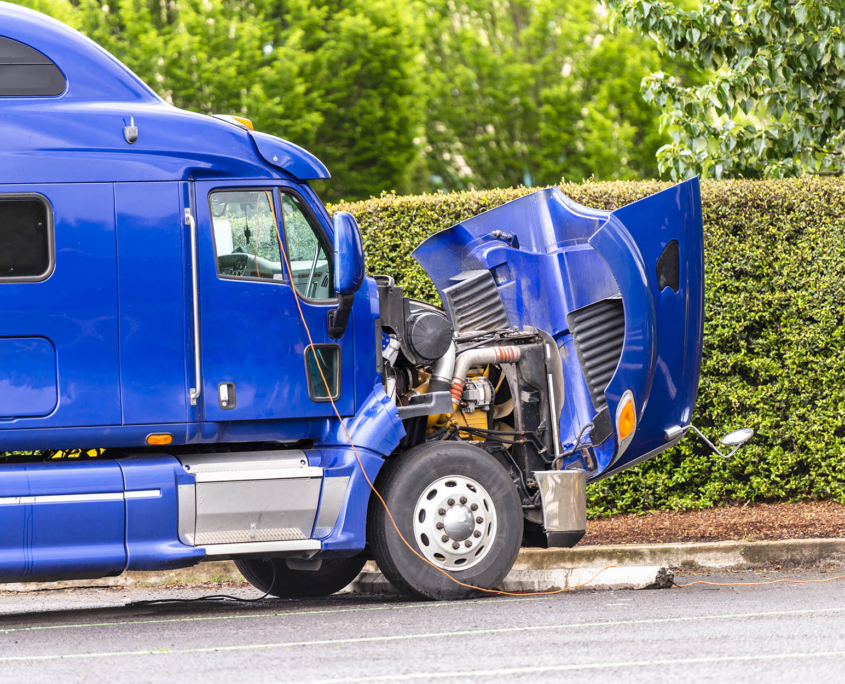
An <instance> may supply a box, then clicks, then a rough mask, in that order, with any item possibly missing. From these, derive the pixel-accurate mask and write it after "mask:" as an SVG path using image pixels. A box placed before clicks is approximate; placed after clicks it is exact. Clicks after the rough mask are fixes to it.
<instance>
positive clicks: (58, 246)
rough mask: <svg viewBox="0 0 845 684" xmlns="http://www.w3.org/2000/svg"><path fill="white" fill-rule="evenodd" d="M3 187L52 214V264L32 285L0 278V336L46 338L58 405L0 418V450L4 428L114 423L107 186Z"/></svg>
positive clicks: (113, 281) (46, 443) (8, 444)
mask: <svg viewBox="0 0 845 684" xmlns="http://www.w3.org/2000/svg"><path fill="white" fill-rule="evenodd" d="M2 111H3V107H2V103H0V112H2ZM0 130H2V125H0ZM0 167H4V165H2V164H0ZM4 192H11V193H37V194H40V195H42V196H44V197H45V198H46V199H47V200H48V203H49V205H50V207H51V210H52V213H53V221H54V224H55V251H56V265H55V269H54V270H53V273H52V274H51V275H50V277H49V278H47V279H46V280H42V281H39V282H24V283H15V282H2V281H0V301H2V302H3V308H2V316H0V338H9V337H29V338H31V337H40V338H44V339H45V340H49V342H50V343H51V344H52V346H53V347H55V350H56V359H57V363H56V365H55V366H54V371H53V372H54V373H56V374H57V384H58V405H57V406H56V408H55V410H53V411H50V412H49V413H48V415H45V416H40V417H20V418H17V419H15V420H3V421H0V451H14V450H17V446H16V444H15V443H14V441H12V440H11V439H9V437H7V435H6V434H5V433H6V431H7V430H12V429H15V430H17V429H24V428H39V429H41V428H62V427H79V426H94V425H120V423H121V407H120V371H119V363H118V344H117V342H118V322H117V318H118V315H117V265H116V259H115V229H114V186H112V185H108V184H103V185H97V184H75V183H68V184H60V185H15V186H2V185H0V193H4ZM44 353H45V355H46V351H45V352H44ZM45 372H46V371H45ZM42 376H43V373H42ZM42 382H43V381H42ZM12 413H13V414H14V410H13V411H12ZM42 434H43V436H44V440H43V442H42V447H40V448H45V449H47V448H51V446H50V439H51V437H52V434H51V432H50V431H47V430H43V431H42ZM93 444H96V442H94V443H93ZM77 446H88V445H84V444H83V445H79V444H78V445H77Z"/></svg>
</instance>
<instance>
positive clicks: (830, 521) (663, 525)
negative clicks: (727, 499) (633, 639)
mask: <svg viewBox="0 0 845 684" xmlns="http://www.w3.org/2000/svg"><path fill="white" fill-rule="evenodd" d="M831 537H845V506H843V505H842V504H838V503H834V502H832V501H807V502H800V503H788V504H754V505H746V506H726V507H723V508H711V509H709V510H704V511H680V512H675V511H655V512H652V513H647V514H645V515H616V516H612V517H610V518H598V519H596V520H590V521H588V522H587V534H586V535H585V536H584V539H583V540H582V541H581V542H580V544H579V546H598V545H605V544H660V543H663V544H665V543H670V542H702V541H728V540H743V541H761V540H764V539H766V540H772V539H820V538H831Z"/></svg>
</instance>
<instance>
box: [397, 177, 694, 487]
mask: <svg viewBox="0 0 845 684" xmlns="http://www.w3.org/2000/svg"><path fill="white" fill-rule="evenodd" d="M496 231H501V232H504V233H506V235H501V234H499V233H497V232H496ZM672 240H677V241H678V243H679V249H680V289H679V291H678V292H677V293H676V292H673V291H672V290H671V289H670V288H665V289H664V290H663V291H662V292H661V291H660V290H659V287H658V284H657V274H656V270H655V268H656V263H657V259H658V258H659V256H660V255H661V253H662V252H663V250H664V249H665V247H666V245H668V244H669V242H671V241H672ZM413 255H414V257H415V258H416V259H417V261H419V262H420V264H421V265H422V266H423V268H425V269H426V271H427V272H428V273H429V275H431V278H432V280H433V281H434V284H435V286H436V287H437V289H438V291H439V292H440V293H441V296H442V292H443V290H444V289H445V288H446V287H448V286H449V285H450V284H451V282H450V278H452V277H453V276H455V275H457V274H458V273H460V272H461V271H465V270H474V269H487V270H490V271H491V272H492V273H493V275H494V278H495V279H496V283H497V285H498V289H499V292H500V294H501V296H502V300H503V302H504V304H505V310H506V311H507V314H508V318H509V319H510V322H511V324H512V325H518V326H520V327H522V326H526V325H533V326H536V327H538V328H540V329H542V330H545V331H547V332H549V333H550V334H551V335H552V336H553V337H554V338H555V339H556V340H557V342H558V348H559V350H560V352H561V360H562V362H563V366H564V375H565V380H566V382H565V391H566V397H565V401H564V408H563V412H562V415H561V440H562V442H563V443H564V445H568V446H572V445H573V444H574V439H575V437H576V436H577V434H578V433H579V432H580V430H581V428H582V427H583V426H585V425H586V424H587V423H588V422H590V421H592V419H593V417H594V416H595V415H596V411H595V409H594V407H593V405H592V402H591V401H590V398H589V395H588V393H587V392H586V385H585V383H584V377H583V374H582V372H581V368H580V365H579V364H578V360H577V358H576V355H575V352H574V348H573V346H572V342H571V335H570V334H569V329H568V323H567V319H566V316H567V314H569V313H570V312H571V311H573V310H575V309H578V308H580V307H583V306H586V305H587V304H590V303H593V302H597V301H599V300H601V299H605V298H607V297H612V296H615V295H621V297H622V302H623V306H624V311H625V344H624V347H623V350H622V357H621V360H620V363H619V366H618V367H617V370H616V373H615V375H614V376H613V378H612V379H611V381H610V383H609V385H608V387H607V389H606V391H605V394H606V397H607V400H608V406H609V410H610V416H611V417H615V414H616V407H617V405H618V403H619V400H620V399H621V397H622V394H623V392H625V390H628V389H630V390H631V391H632V393H633V395H634V398H635V400H636V406H637V410H638V418H639V423H638V426H637V431H636V435H635V437H634V439H633V441H632V442H631V444H630V445H629V446H628V448H627V450H626V451H625V453H624V454H622V456H621V458H619V459H618V461H617V454H618V449H617V447H616V440H615V437H614V440H609V441H606V442H604V443H602V444H601V446H599V447H597V448H595V449H593V455H594V456H595V458H596V462H597V469H596V471H595V472H594V473H593V474H592V476H593V477H599V476H603V475H607V474H608V473H611V472H615V471H618V470H620V469H622V468H624V467H625V466H627V465H629V464H631V463H632V462H634V461H636V460H637V459H639V458H641V457H643V456H645V455H646V454H648V453H650V452H652V451H654V450H656V449H660V448H661V447H663V446H664V445H665V443H666V441H665V438H664V433H665V430H666V429H668V428H670V427H675V426H686V425H689V423H690V420H691V417H692V409H693V406H694V404H695V397H696V392H697V390H698V372H699V367H700V364H701V347H702V331H703V315H704V262H703V229H702V221H701V198H700V195H699V186H698V179H693V180H691V181H686V182H684V183H680V184H678V185H676V186H674V187H673V188H669V189H668V190H664V191H663V192H661V193H658V194H656V195H653V196H651V197H647V198H646V199H643V200H640V201H639V202H635V203H633V204H631V205H628V206H626V207H624V208H622V209H619V210H617V211H615V212H612V213H611V212H605V211H598V210H595V209H590V208H588V207H582V206H580V205H578V204H576V203H574V202H572V200H570V199H568V198H567V197H566V196H564V195H563V193H562V192H561V190H560V188H551V189H548V190H541V191H538V192H535V193H532V194H530V195H526V196H525V197H522V198H520V199H517V200H514V201H512V202H509V203H507V204H505V205H503V206H501V207H498V208H496V209H493V210H491V211H488V212H485V213H483V214H480V215H479V216H475V217H473V218H471V219H468V220H467V221H464V222H463V223H460V224H458V225H456V226H453V227H452V228H449V229H447V230H444V231H441V232H440V233H437V234H435V235H433V236H431V237H430V238H428V239H427V240H426V241H425V242H423V243H422V244H421V245H420V246H419V247H418V248H417V249H416V250H415V251H414V253H413Z"/></svg>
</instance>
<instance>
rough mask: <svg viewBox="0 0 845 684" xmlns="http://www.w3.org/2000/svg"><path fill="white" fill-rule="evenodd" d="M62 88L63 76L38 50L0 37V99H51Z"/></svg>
mask: <svg viewBox="0 0 845 684" xmlns="http://www.w3.org/2000/svg"><path fill="white" fill-rule="evenodd" d="M66 87H67V82H66V81H65V77H64V74H62V72H61V71H59V68H58V67H57V66H56V65H55V64H53V62H51V61H50V60H49V59H48V58H47V57H45V56H44V55H42V54H41V53H40V52H38V50H34V49H33V48H31V47H29V46H28V45H24V44H23V43H19V42H18V41H16V40H10V39H9V38H3V37H0V97H49V96H53V97H55V96H56V95H61V94H62V93H63V92H65V88H66Z"/></svg>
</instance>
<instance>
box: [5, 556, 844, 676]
mask: <svg viewBox="0 0 845 684" xmlns="http://www.w3.org/2000/svg"><path fill="white" fill-rule="evenodd" d="M835 574H840V573H827V574H820V573H817V572H816V573H809V572H806V573H767V574H765V575H764V574H756V573H751V572H745V573H741V574H737V575H718V576H715V577H713V576H710V577H706V576H701V575H696V576H683V575H681V576H678V577H677V578H676V580H677V581H679V582H682V581H692V580H698V579H711V580H715V581H720V582H725V581H737V582H751V581H762V580H765V579H774V578H793V579H802V580H803V579H826V578H829V577H832V576H834V575H835ZM841 574H845V572H842V573H841ZM844 592H845V580H838V581H833V582H829V583H824V584H802V585H789V584H781V585H774V586H744V587H709V586H695V587H690V588H686V589H668V590H652V591H623V592H579V593H569V594H563V595H558V596H552V597H527V598H491V599H483V600H480V601H472V602H464V603H418V602H408V601H404V600H402V599H399V598H376V597H372V598H364V597H353V596H339V597H335V598H332V599H329V600H324V601H277V600H268V601H260V602H257V603H251V604H242V603H241V604H209V603H202V602H200V603H175V604H174V603H171V604H162V605H154V606H149V605H135V606H133V605H126V604H128V603H130V602H132V601H138V600H142V599H151V598H159V599H160V598H180V599H185V598H192V597H196V596H200V595H202V594H203V593H204V592H201V591H199V590H196V589H190V590H188V589H182V590H168V591H156V592H152V591H148V590H127V589H86V590H78V589H77V590H64V591H54V592H41V593H35V594H17V595H16V594H4V595H2V596H0V682H4V683H5V682H15V683H18V682H50V684H64V683H65V682H109V683H112V682H119V683H120V684H132V683H134V682H167V683H181V682H202V683H203V684H214V683H218V682H220V683H223V682H232V683H237V684H247V683H251V682H288V681H290V682H297V683H302V684H305V683H308V682H379V681H386V682H394V681H395V682H416V681H419V682H429V681H438V680H443V681H448V682H511V681H520V682H555V681H564V680H566V681H568V682H572V681H574V679H575V678H582V679H583V681H589V682H590V683H591V684H595V683H604V682H607V683H611V682H612V683H613V684H619V683H620V682H672V683H673V684H677V683H678V682H680V684H689V683H692V682H720V683H721V682H731V683H738V682H755V683H758V682H764V683H765V684H773V683H776V682H790V683H793V684H794V683H796V682H800V683H803V682H836V683H839V682H842V681H843V680H845V601H843V600H842V596H843V593H844ZM205 593H207V592H205ZM234 593H237V594H238V595H240V596H243V597H248V596H254V595H255V594H256V592H255V591H254V590H251V589H243V590H240V589H239V590H235V591H234Z"/></svg>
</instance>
